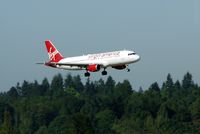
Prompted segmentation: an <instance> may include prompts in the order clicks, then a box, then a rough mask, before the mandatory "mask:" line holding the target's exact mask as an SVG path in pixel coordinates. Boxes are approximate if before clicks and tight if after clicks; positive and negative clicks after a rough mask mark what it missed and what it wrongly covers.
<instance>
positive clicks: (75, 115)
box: [0, 73, 200, 134]
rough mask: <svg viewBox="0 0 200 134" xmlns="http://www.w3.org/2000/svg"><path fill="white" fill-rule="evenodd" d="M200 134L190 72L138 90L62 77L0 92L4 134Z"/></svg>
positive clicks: (199, 93) (199, 102)
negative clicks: (181, 77) (178, 77)
mask: <svg viewBox="0 0 200 134" xmlns="http://www.w3.org/2000/svg"><path fill="white" fill-rule="evenodd" d="M172 133H174V134H183V133H187V134H189V133H191V134H198V133H200V87H199V86H198V85H197V84H195V83H194V82H193V80H192V75H191V74H190V73H186V74H185V76H184V78H183V80H182V81H178V80H177V81H173V79H172V77H171V75H170V74H168V76H167V79H166V81H165V82H163V84H162V86H161V87H160V86H159V85H158V83H157V82H155V83H153V84H152V85H151V86H150V87H149V89H147V90H144V91H143V90H142V88H140V90H138V91H135V90H133V89H132V87H131V84H130V82H129V81H128V80H124V81H123V82H119V83H116V82H115V81H114V80H113V78H112V77H111V76H109V77H108V78H107V80H106V81H104V80H102V79H100V80H98V81H90V80H89V79H88V80H87V81H86V83H85V84H83V83H82V81H81V78H80V76H79V75H77V76H71V75H70V74H68V75H67V76H66V77H64V78H63V76H62V75H60V74H58V75H56V76H54V77H53V79H52V81H51V82H49V81H48V79H47V78H45V79H44V80H43V81H42V82H41V84H39V83H38V82H37V81H34V82H28V81H24V82H23V83H22V84H19V83H18V84H17V85H16V86H15V87H12V88H11V89H10V90H9V91H8V92H5V93H1V94H0V134H172Z"/></svg>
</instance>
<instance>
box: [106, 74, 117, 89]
mask: <svg viewBox="0 0 200 134" xmlns="http://www.w3.org/2000/svg"><path fill="white" fill-rule="evenodd" d="M105 87H106V89H105V92H106V93H112V92H113V89H114V88H115V81H114V80H113V78H112V77H111V76H108V79H107V80H106V83H105Z"/></svg>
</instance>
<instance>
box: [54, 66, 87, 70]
mask: <svg viewBox="0 0 200 134" xmlns="http://www.w3.org/2000/svg"><path fill="white" fill-rule="evenodd" d="M57 68H59V69H64V70H85V68H84V67H79V66H63V65H61V66H57Z"/></svg>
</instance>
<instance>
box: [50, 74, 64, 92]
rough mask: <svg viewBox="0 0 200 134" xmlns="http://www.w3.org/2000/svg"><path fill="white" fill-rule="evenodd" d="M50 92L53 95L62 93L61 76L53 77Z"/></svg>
mask: <svg viewBox="0 0 200 134" xmlns="http://www.w3.org/2000/svg"><path fill="white" fill-rule="evenodd" d="M51 90H52V91H53V93H54V94H57V95H58V94H59V93H61V91H63V78H62V75H61V74H58V75H55V76H54V77H53V79H52V82H51Z"/></svg>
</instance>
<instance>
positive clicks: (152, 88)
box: [149, 82, 160, 92]
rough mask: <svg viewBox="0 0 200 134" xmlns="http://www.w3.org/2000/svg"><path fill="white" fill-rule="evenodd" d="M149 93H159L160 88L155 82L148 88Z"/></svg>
mask: <svg viewBox="0 0 200 134" xmlns="http://www.w3.org/2000/svg"><path fill="white" fill-rule="evenodd" d="M149 90H150V91H156V92H160V87H159V85H158V83H157V82H155V83H153V84H152V85H151V86H150V88H149Z"/></svg>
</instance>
